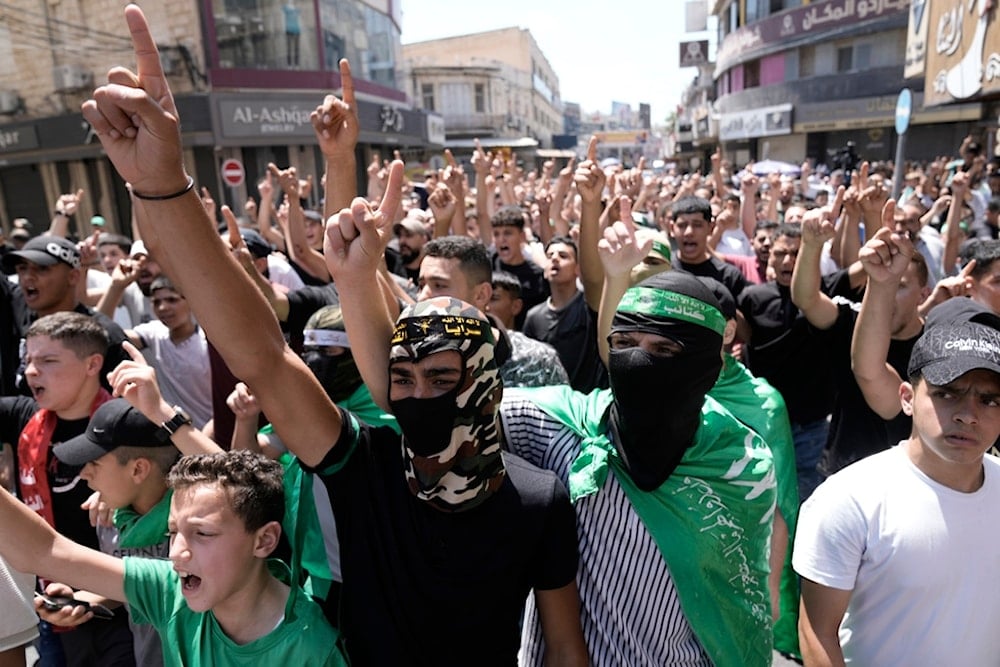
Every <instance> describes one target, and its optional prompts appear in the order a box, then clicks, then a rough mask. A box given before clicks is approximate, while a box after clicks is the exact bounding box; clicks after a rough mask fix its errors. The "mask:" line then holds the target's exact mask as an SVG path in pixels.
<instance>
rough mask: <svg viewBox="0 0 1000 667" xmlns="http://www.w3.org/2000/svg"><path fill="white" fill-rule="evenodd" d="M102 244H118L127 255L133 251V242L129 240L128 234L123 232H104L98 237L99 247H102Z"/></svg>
mask: <svg viewBox="0 0 1000 667" xmlns="http://www.w3.org/2000/svg"><path fill="white" fill-rule="evenodd" d="M102 245H116V246H118V247H119V248H121V249H122V251H124V253H125V255H126V256H128V254H129V253H130V252H131V251H132V242H131V241H129V240H128V237H127V236H122V235H121V234H111V233H109V232H104V233H103V234H101V235H100V236H98V237H97V247H98V248H100V247H101V246H102Z"/></svg>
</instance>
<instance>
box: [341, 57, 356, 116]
mask: <svg viewBox="0 0 1000 667" xmlns="http://www.w3.org/2000/svg"><path fill="white" fill-rule="evenodd" d="M340 87H341V90H342V93H341V97H342V98H343V100H344V102H345V103H347V104H348V105H350V107H351V108H352V109H354V108H355V106H354V77H352V76H351V63H349V62H347V58H341V59H340Z"/></svg>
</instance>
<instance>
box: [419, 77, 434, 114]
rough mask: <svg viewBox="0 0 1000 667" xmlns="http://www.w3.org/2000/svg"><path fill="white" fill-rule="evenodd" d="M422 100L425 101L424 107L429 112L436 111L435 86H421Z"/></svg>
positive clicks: (425, 84)
mask: <svg viewBox="0 0 1000 667" xmlns="http://www.w3.org/2000/svg"><path fill="white" fill-rule="evenodd" d="M420 98H421V99H422V100H423V107H424V109H427V110H428V111H434V110H435V109H434V84H433V83H423V84H420Z"/></svg>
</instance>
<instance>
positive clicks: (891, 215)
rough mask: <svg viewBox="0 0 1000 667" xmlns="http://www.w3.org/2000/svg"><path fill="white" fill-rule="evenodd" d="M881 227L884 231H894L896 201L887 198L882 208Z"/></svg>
mask: <svg viewBox="0 0 1000 667" xmlns="http://www.w3.org/2000/svg"><path fill="white" fill-rule="evenodd" d="M882 227H883V228H884V229H889V230H894V229H896V200H894V199H893V198H892V197H889V198H888V199H886V200H885V206H883V207H882Z"/></svg>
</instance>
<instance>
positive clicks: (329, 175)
mask: <svg viewBox="0 0 1000 667" xmlns="http://www.w3.org/2000/svg"><path fill="white" fill-rule="evenodd" d="M340 86H341V95H342V97H341V98H338V97H336V96H335V95H327V96H326V97H325V98H324V99H323V103H322V104H321V105H319V106H318V107H316V110H315V111H313V112H312V115H311V116H310V119H311V120H312V124H313V129H314V130H316V139H317V141H318V142H319V148H320V151H322V153H323V157H324V158H325V159H326V199H325V201H324V202H323V219H324V220H325V219H328V218H329V217H330V216H331V215H334V214H335V213H337V212H338V211H340V209H342V208H344V207H347V206H350V205H351V201H352V200H353V199H354V198H355V197H356V196H357V194H358V181H357V169H358V165H357V159H356V158H355V157H354V148H355V147H356V146H357V144H358V135H359V134H360V133H361V123H360V121H359V120H358V103H357V101H355V99H354V79H353V77H351V65H350V64H349V63H348V62H347V59H346V58H341V60H340Z"/></svg>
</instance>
